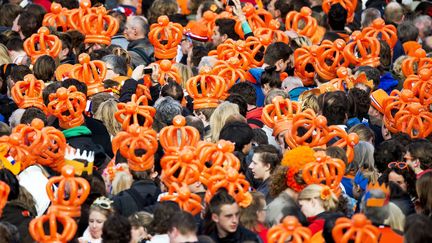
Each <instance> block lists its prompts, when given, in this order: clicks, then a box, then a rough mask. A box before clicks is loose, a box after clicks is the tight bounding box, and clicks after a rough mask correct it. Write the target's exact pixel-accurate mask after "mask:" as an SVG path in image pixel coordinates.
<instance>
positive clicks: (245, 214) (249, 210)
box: [240, 192, 266, 231]
mask: <svg viewBox="0 0 432 243" xmlns="http://www.w3.org/2000/svg"><path fill="white" fill-rule="evenodd" d="M251 195H252V202H251V204H249V206H247V207H246V208H242V209H241V210H240V223H241V225H243V226H244V227H246V228H247V229H249V230H251V231H257V229H258V227H257V226H258V224H264V223H265V218H266V212H265V208H266V201H265V196H264V194H262V193H261V192H251Z"/></svg>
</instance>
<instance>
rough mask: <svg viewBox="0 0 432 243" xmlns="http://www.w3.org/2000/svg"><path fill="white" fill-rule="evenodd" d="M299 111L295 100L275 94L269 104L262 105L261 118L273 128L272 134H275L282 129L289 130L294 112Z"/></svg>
mask: <svg viewBox="0 0 432 243" xmlns="http://www.w3.org/2000/svg"><path fill="white" fill-rule="evenodd" d="M299 111H300V107H299V105H298V103H297V102H295V101H293V102H292V101H291V100H289V99H284V98H282V97H281V96H276V97H275V98H273V101H272V103H271V104H268V105H266V106H265V107H264V109H263V111H262V115H261V118H262V121H263V122H264V124H266V125H267V126H268V127H270V128H272V129H273V136H277V135H278V134H280V133H281V132H283V131H289V130H291V127H292V119H293V117H294V114H296V113H298V112H299Z"/></svg>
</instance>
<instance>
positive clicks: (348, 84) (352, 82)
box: [320, 67, 374, 91]
mask: <svg viewBox="0 0 432 243" xmlns="http://www.w3.org/2000/svg"><path fill="white" fill-rule="evenodd" d="M336 74H337V78H334V79H332V80H331V81H330V82H328V83H326V84H324V85H322V86H320V89H321V90H323V86H324V88H326V86H327V85H331V86H333V87H335V88H336V89H337V90H341V91H345V90H348V89H352V88H354V87H355V86H356V84H360V83H361V84H364V85H366V86H368V87H369V88H371V89H373V88H374V84H373V80H368V79H367V77H366V74H365V73H361V74H360V75H359V76H357V77H355V76H354V75H351V74H350V71H349V69H348V68H346V67H339V68H338V69H337V71H336Z"/></svg>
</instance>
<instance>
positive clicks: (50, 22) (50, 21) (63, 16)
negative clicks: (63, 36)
mask: <svg viewBox="0 0 432 243" xmlns="http://www.w3.org/2000/svg"><path fill="white" fill-rule="evenodd" d="M67 15H68V10H67V9H66V8H63V7H62V6H61V4H59V3H56V2H53V3H51V12H50V13H46V14H45V16H44V18H43V21H42V26H46V27H53V28H54V29H58V28H62V31H63V32H66V31H67V30H68V22H67Z"/></svg>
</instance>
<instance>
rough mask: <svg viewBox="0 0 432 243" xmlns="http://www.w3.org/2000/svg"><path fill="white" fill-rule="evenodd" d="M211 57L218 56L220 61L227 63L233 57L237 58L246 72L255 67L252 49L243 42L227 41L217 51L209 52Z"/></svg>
mask: <svg viewBox="0 0 432 243" xmlns="http://www.w3.org/2000/svg"><path fill="white" fill-rule="evenodd" d="M209 56H216V57H217V59H218V60H224V61H227V60H229V59H230V58H231V57H237V58H238V59H239V60H240V63H241V65H240V66H241V68H242V69H243V70H245V71H247V70H249V69H250V68H251V67H254V65H253V64H254V63H255V62H254V57H253V56H252V52H251V49H250V48H249V46H248V45H247V43H246V42H245V41H243V40H238V41H233V40H232V39H227V40H226V41H224V43H222V44H220V45H218V47H217V50H213V51H211V52H209Z"/></svg>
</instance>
